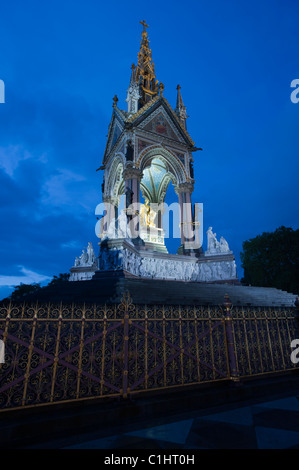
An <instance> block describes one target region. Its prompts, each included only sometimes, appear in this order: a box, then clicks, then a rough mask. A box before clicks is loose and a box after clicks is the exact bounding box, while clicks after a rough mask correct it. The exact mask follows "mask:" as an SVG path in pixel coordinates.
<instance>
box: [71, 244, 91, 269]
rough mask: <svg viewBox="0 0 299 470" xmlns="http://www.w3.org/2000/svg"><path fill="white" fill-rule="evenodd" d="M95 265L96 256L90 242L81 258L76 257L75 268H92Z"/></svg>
mask: <svg viewBox="0 0 299 470" xmlns="http://www.w3.org/2000/svg"><path fill="white" fill-rule="evenodd" d="M94 263H95V254H94V249H93V246H92V243H91V242H89V243H88V246H87V248H86V251H85V249H83V250H82V254H81V256H80V257H78V256H76V259H75V263H74V266H75V267H78V266H92V265H93V264H94Z"/></svg>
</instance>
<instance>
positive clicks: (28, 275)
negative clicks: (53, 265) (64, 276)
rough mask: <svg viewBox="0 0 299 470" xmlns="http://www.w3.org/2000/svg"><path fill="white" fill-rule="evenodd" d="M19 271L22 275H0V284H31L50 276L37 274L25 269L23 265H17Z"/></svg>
mask: <svg viewBox="0 0 299 470" xmlns="http://www.w3.org/2000/svg"><path fill="white" fill-rule="evenodd" d="M19 268H20V272H21V273H23V276H1V275H0V286H6V287H13V286H17V285H19V284H33V283H40V282H44V281H50V280H51V277H49V276H44V275H43V274H38V273H36V272H34V271H30V270H29V269H26V268H25V267H24V266H19Z"/></svg>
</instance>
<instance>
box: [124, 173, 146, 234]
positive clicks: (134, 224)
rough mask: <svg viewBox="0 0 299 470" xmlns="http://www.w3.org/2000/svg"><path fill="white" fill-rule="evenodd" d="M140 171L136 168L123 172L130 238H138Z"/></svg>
mask: <svg viewBox="0 0 299 470" xmlns="http://www.w3.org/2000/svg"><path fill="white" fill-rule="evenodd" d="M141 178H142V171H141V170H139V169H138V168H132V167H129V168H126V169H125V170H124V172H123V179H124V182H125V195H126V204H125V207H126V213H127V218H128V224H130V229H131V234H132V238H137V237H138V236H139V211H140V181H141Z"/></svg>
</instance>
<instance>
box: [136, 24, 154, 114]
mask: <svg viewBox="0 0 299 470" xmlns="http://www.w3.org/2000/svg"><path fill="white" fill-rule="evenodd" d="M140 23H141V24H142V25H143V31H142V32H141V43H140V52H139V53H138V64H137V67H136V69H135V81H136V83H137V84H138V86H139V93H140V99H139V103H138V105H139V106H138V108H141V107H142V106H143V105H144V104H145V103H147V102H148V101H150V100H151V99H152V98H154V97H155V96H156V95H157V94H158V86H157V84H158V81H157V80H156V75H155V64H154V62H153V61H152V51H151V49H150V47H149V40H148V36H147V31H146V28H148V25H147V24H146V22H145V21H144V20H143V21H140Z"/></svg>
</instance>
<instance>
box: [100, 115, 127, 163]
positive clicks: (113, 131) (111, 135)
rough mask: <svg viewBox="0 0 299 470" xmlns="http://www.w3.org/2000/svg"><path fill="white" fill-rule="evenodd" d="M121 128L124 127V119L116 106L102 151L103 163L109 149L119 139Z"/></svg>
mask: <svg viewBox="0 0 299 470" xmlns="http://www.w3.org/2000/svg"><path fill="white" fill-rule="evenodd" d="M123 129H124V119H123V116H122V113H120V110H118V108H116V107H115V108H114V109H113V114H112V118H111V123H110V125H109V132H108V139H107V144H106V149H105V153H104V158H103V164H105V162H106V161H107V158H108V156H109V154H110V152H111V150H112V149H113V147H114V146H115V145H116V144H117V142H118V141H119V138H120V136H121V134H122V132H123Z"/></svg>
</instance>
